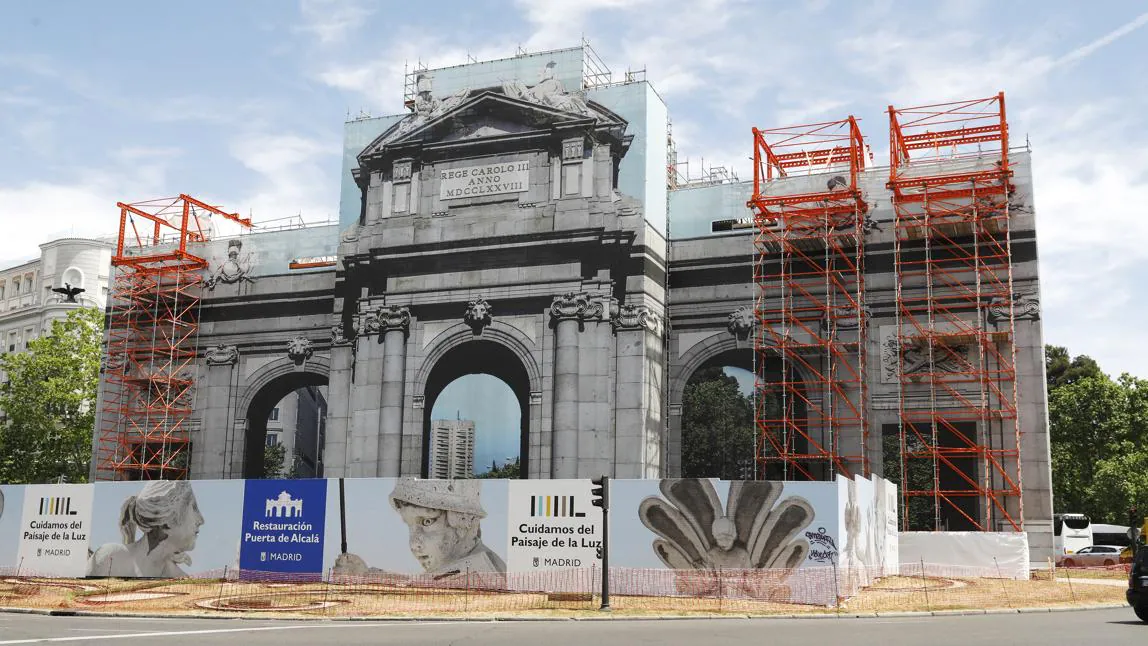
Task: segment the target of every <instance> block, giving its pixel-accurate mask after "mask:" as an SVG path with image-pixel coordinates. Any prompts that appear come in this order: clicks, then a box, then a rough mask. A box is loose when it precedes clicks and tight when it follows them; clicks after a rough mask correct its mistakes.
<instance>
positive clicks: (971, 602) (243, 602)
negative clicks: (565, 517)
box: [0, 570, 1124, 618]
mask: <svg viewBox="0 0 1148 646" xmlns="http://www.w3.org/2000/svg"><path fill="white" fill-rule="evenodd" d="M1075 574H1076V573H1073V576H1075ZM1057 576H1058V577H1063V570H1058V571H1057ZM1113 576H1115V575H1113ZM1123 601H1124V590H1123V589H1122V588H1121V587H1119V586H1112V585H1103V586H1102V585H1095V584H1093V585H1089V584H1087V583H1078V584H1076V585H1073V584H1072V583H1069V582H1058V581H1055V580H1052V579H1050V578H1048V577H1047V576H1042V575H1036V576H1034V578H1033V579H1032V580H1029V581H1012V580H1004V579H979V578H942V577H907V576H893V577H887V578H884V579H881V580H879V581H877V582H876V583H874V584H873V585H871V586H869V587H868V588H866V589H864V590H863V591H862V592H861V593H860V594H859V595H857V596H856V597H853V598H851V599H847V600H844V601H843V603H842V604H841V605H840V607H839V608H831V607H823V606H811V605H800V604H786V603H776V602H766V601H754V600H745V599H716V598H688V597H686V598H682V597H636V596H611V598H610V606H611V608H612V610H613V613H614V614H615V615H628V616H641V615H653V614H660V615H664V614H674V615H714V614H739V615H745V614H750V615H793V614H807V613H872V612H893V611H935V610H960V609H989V608H994V609H995V608H1002V609H1003V608H1022V607H1056V606H1074V605H1076V606H1083V605H1095V604H1103V603H1121V602H1123ZM0 606H4V607H13V608H41V609H76V610H89V611H96V612H117V613H164V614H181V615H183V614H186V615H201V616H202V615H209V616H232V617H233V616H236V615H237V614H243V615H244V616H252V617H329V618H335V617H352V616H354V617H365V616H367V617H389V616H410V615H418V616H428V617H432V616H448V615H449V616H456V617H457V616H468V617H476V618H481V617H495V616H506V615H514V616H516V617H523V616H537V617H553V616H562V617H572V616H579V615H599V614H600V613H599V611H598V608H599V606H600V598H599V597H598V596H597V595H588V594H587V595H577V594H573V595H570V594H566V595H548V594H545V593H508V592H487V591H481V590H434V589H426V588H419V589H411V588H403V587H400V586H387V585H354V586H343V585H327V584H324V583H314V584H275V583H243V582H221V581H218V580H215V581H211V580H181V581H177V582H169V581H150V582H139V581H130V580H129V581H124V580H52V579H19V580H17V579H3V580H0Z"/></svg>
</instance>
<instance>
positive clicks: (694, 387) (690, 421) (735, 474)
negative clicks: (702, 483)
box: [682, 367, 756, 480]
mask: <svg viewBox="0 0 1148 646" xmlns="http://www.w3.org/2000/svg"><path fill="white" fill-rule="evenodd" d="M755 443H756V434H755V433H754V421H753V401H752V400H751V399H750V398H749V397H746V396H745V395H742V394H741V392H740V391H739V390H738V385H737V379H735V378H733V377H731V376H729V375H727V374H725V372H724V371H723V370H722V368H721V367H713V368H703V369H701V370H699V371H698V372H696V373H694V376H693V377H691V378H690V381H689V383H687V384H686V389H685V393H684V394H683V396H682V476H683V477H686V478H725V479H728V480H743V479H753V477H754V455H755V451H754V448H755Z"/></svg>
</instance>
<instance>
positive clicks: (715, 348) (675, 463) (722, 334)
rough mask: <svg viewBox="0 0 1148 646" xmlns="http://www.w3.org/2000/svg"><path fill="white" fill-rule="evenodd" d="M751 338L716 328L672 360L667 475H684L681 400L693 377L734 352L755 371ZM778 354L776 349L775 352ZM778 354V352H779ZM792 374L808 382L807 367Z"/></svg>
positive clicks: (795, 370) (800, 367) (748, 367)
mask: <svg viewBox="0 0 1148 646" xmlns="http://www.w3.org/2000/svg"><path fill="white" fill-rule="evenodd" d="M753 352H754V347H753V344H752V341H739V340H738V339H737V337H735V336H734V335H733V334H731V333H730V332H729V331H728V330H725V329H721V330H715V331H714V333H713V334H712V335H710V336H708V337H706V338H704V339H702V340H701V341H699V342H697V343H696V344H695V345H693V346H692V347H691V348H690V349H689V350H687V351H686V352H685V354H683V355H682V357H681V358H680V359H679V360H677V361H674V362H672V364H671V375H670V380H669V392H668V393H667V394H668V395H669V397H670V400H669V401H670V404H671V408H672V409H671V414H670V419H669V424H668V435H669V437H668V438H667V443H666V447H667V452H668V455H666V456H665V457H664V463H665V464H666V474H667V476H668V477H681V475H682V419H683V417H682V415H683V412H684V411H683V410H682V408H681V406H682V400H683V399H684V397H685V390H686V384H687V383H689V380H690V378H691V377H692V376H693V375H694V374H695V373H696V372H697V371H698V370H699V369H700V368H702V367H703V366H705V365H706V364H707V363H710V362H712V361H714V360H716V359H719V358H721V357H722V355H731V354H733V353H745V354H746V355H748V357H749V359H748V362H747V365H742V366H739V367H743V368H745V369H746V370H749V371H750V372H753V354H752V353H753ZM773 354H774V355H777V353H776V351H773ZM777 356H779V355H777ZM791 369H792V370H793V374H794V375H795V376H796V377H797V378H798V379H799V380H800V381H802V382H805V383H808V382H809V375H808V373H807V371H806V370H805V368H804V367H802V366H799V365H797V366H792V368H791Z"/></svg>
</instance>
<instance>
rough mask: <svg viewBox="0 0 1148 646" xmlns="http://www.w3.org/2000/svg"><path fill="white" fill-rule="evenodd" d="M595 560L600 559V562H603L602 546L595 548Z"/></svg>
mask: <svg viewBox="0 0 1148 646" xmlns="http://www.w3.org/2000/svg"><path fill="white" fill-rule="evenodd" d="M594 558H596V559H598V560H599V561H601V560H602V546H601V545H599V546H598V547H596V548H594Z"/></svg>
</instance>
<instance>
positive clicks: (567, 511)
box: [530, 496, 586, 518]
mask: <svg viewBox="0 0 1148 646" xmlns="http://www.w3.org/2000/svg"><path fill="white" fill-rule="evenodd" d="M530 515H531V516H543V517H546V518H583V517H585V516H586V512H584V511H574V496H531V497H530Z"/></svg>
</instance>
